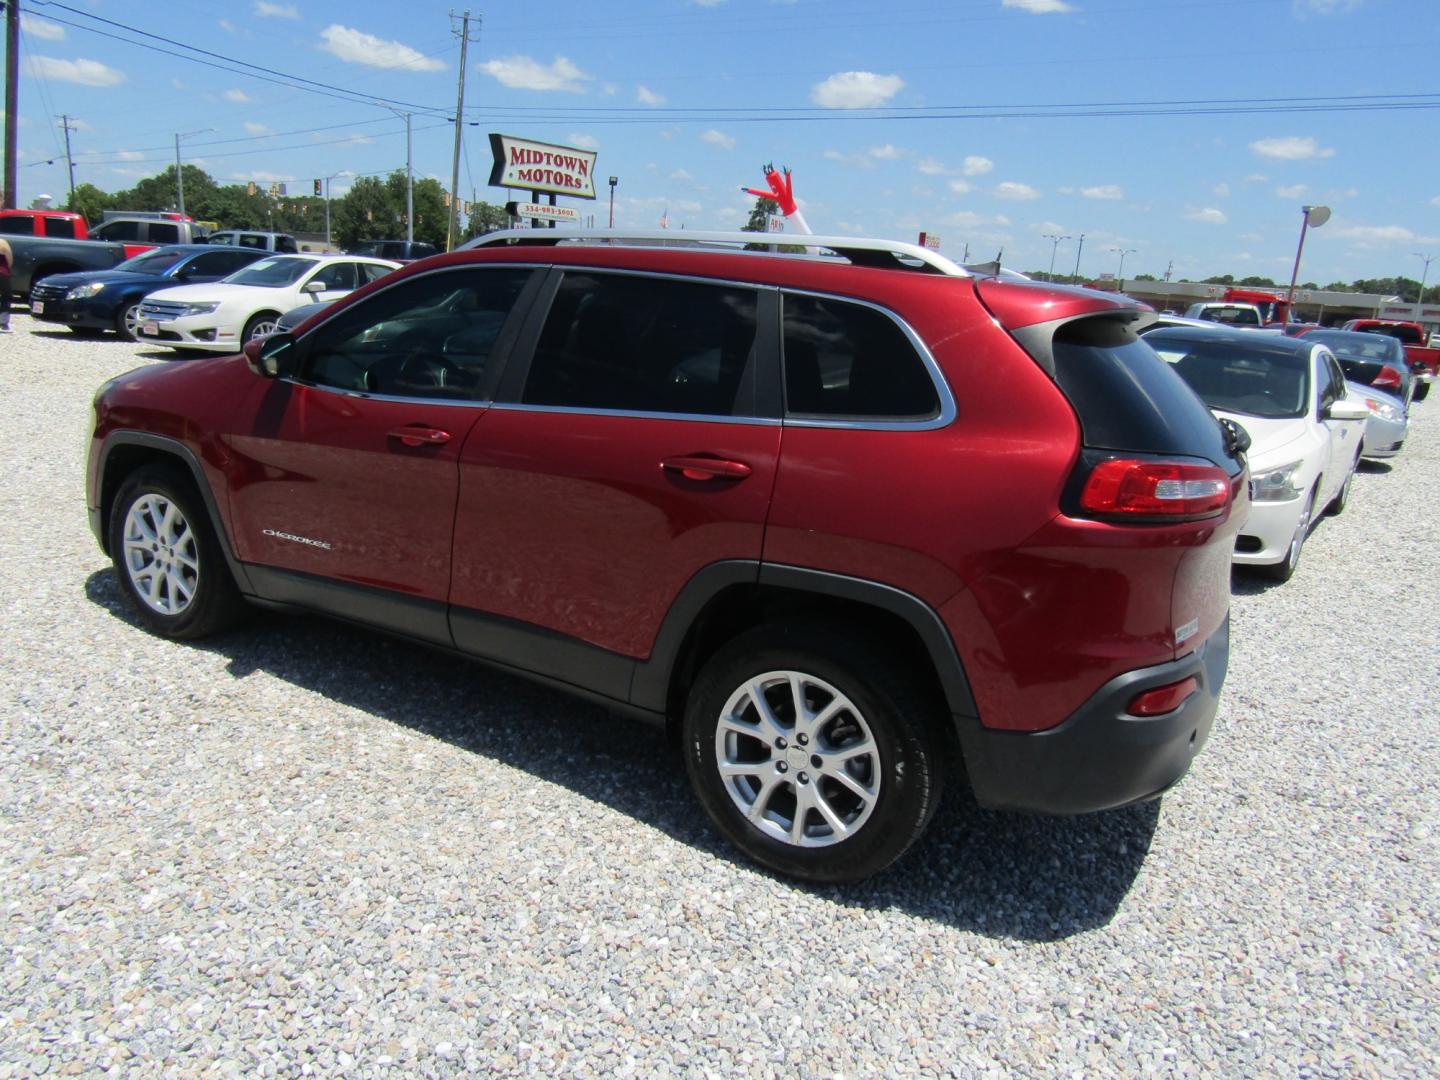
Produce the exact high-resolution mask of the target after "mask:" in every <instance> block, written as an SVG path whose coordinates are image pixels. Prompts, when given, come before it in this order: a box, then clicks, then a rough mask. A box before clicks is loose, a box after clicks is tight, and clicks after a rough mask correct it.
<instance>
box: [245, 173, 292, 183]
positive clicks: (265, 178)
mask: <svg viewBox="0 0 1440 1080" xmlns="http://www.w3.org/2000/svg"><path fill="white" fill-rule="evenodd" d="M249 176H250V179H251V180H253V181H255V183H257V184H278V183H282V182H287V181H289V179H290V177H288V176H281V175H280V174H279V173H273V172H265V171H264V170H261V171H260V172H253V173H250V174H249Z"/></svg>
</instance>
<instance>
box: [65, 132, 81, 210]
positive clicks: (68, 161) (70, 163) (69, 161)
mask: <svg viewBox="0 0 1440 1080" xmlns="http://www.w3.org/2000/svg"><path fill="white" fill-rule="evenodd" d="M60 126H61V127H63V128H64V129H65V166H66V168H68V169H69V170H70V209H71V210H74V209H75V159H74V158H73V157H72V156H71V154H70V132H72V131H79V130H80V129H79V128H78V127H76V126H74V125H73V124H71V123H70V117H68V116H66V115H65V114H64V113H61V114H60Z"/></svg>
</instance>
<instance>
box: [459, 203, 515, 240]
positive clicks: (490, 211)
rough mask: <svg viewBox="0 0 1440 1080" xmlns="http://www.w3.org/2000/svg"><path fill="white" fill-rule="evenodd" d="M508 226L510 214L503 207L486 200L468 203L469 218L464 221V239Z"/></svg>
mask: <svg viewBox="0 0 1440 1080" xmlns="http://www.w3.org/2000/svg"><path fill="white" fill-rule="evenodd" d="M509 227H510V215H509V214H508V213H507V212H506V210H505V207H503V206H496V205H495V204H494V203H488V202H477V203H471V204H470V219H469V220H468V221H466V222H465V237H466V239H470V238H471V237H475V236H480V235H482V234H483V233H488V232H496V231H498V230H500V229H508V228H509Z"/></svg>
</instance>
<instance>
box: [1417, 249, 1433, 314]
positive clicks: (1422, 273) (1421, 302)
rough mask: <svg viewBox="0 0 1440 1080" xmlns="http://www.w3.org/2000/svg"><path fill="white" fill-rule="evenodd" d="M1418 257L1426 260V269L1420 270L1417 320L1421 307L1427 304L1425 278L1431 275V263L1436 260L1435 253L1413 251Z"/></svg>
mask: <svg viewBox="0 0 1440 1080" xmlns="http://www.w3.org/2000/svg"><path fill="white" fill-rule="evenodd" d="M1411 254H1412V255H1414V256H1415V258H1417V259H1422V260H1424V263H1425V269H1424V270H1422V271H1420V295H1419V296H1417V297H1416V298H1415V321H1416V322H1419V321H1420V309H1421V308H1422V307H1424V306H1425V279H1426V278H1428V277H1429V276H1430V264H1431V263H1432V262H1434V261H1435V256H1434V255H1422V254H1421V253H1420V252H1418V251H1414V252H1411Z"/></svg>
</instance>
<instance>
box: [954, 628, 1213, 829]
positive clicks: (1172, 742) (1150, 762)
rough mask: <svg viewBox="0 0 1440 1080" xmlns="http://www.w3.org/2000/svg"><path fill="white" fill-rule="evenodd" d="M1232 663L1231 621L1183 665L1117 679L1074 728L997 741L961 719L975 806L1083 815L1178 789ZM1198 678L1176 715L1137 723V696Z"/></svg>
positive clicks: (1074, 719)
mask: <svg viewBox="0 0 1440 1080" xmlns="http://www.w3.org/2000/svg"><path fill="white" fill-rule="evenodd" d="M1229 658H1230V620H1229V617H1228V616H1227V617H1226V620H1225V622H1224V623H1222V624H1221V626H1220V628H1219V629H1218V630H1216V631H1215V633H1213V634H1212V635H1210V637H1209V638H1208V639H1207V640H1206V641H1204V642H1203V643H1202V644H1201V645H1200V647H1199V648H1197V649H1196V650H1195V651H1194V652H1193V653H1190V654H1189V655H1187V656H1183V657H1181V658H1180V659H1179V660H1175V661H1172V662H1171V663H1168V664H1159V665H1156V666H1155V667H1148V668H1141V669H1140V670H1138V671H1131V672H1127V673H1126V674H1124V675H1119V676H1117V677H1116V678H1114V679H1111V680H1110V681H1109V682H1108V683H1106V684H1105V685H1104V686H1102V687H1101V688H1100V689H1099V690H1098V691H1097V692H1096V693H1095V694H1094V695H1093V696H1092V697H1091V698H1090V700H1089V701H1087V702H1086V703H1085V704H1084V705H1082V706H1081V707H1080V708H1079V709H1077V710H1076V711H1075V712H1074V713H1073V714H1072V715H1071V716H1070V718H1069V719H1068V720H1066V721H1065V722H1064V723H1062V724H1060V725H1058V726H1057V727H1053V728H1049V729H1047V730H1045V731H1037V732H1012V731H998V730H996V729H994V728H986V727H982V726H981V725H980V723H979V721H977V720H975V719H973V718H969V717H956V727H957V731H958V732H959V735H960V747H961V751H962V753H963V754H964V755H965V766H966V770H967V772H968V773H969V775H970V785H971V788H972V790H973V791H974V793H975V799H976V801H977V802H979V803H980V805H981V806H986V807H990V808H993V809H997V810H1030V811H1036V812H1039V813H1045V814H1083V813H1089V812H1090V811H1093V810H1108V809H1111V808H1113V807H1117V806H1126V805H1129V804H1130V803H1136V802H1143V801H1145V800H1146V799H1152V798H1155V797H1156V796H1159V795H1161V794H1163V793H1164V792H1165V791H1167V790H1168V789H1169V788H1171V787H1174V786H1175V784H1176V783H1178V782H1179V780H1180V778H1181V777H1183V776H1184V775H1185V773H1186V771H1187V770H1188V769H1189V768H1190V762H1191V761H1192V760H1193V759H1194V757H1195V755H1196V754H1197V753H1198V752H1199V750H1200V748H1201V747H1202V746H1204V745H1205V740H1206V739H1207V738H1208V737H1209V735H1210V726H1211V724H1212V723H1213V722H1214V720H1215V710H1216V708H1217V706H1218V704H1219V698H1220V688H1221V686H1222V685H1223V684H1224V682H1225V669H1226V665H1227V664H1228V662H1229ZM1192 675H1193V676H1194V677H1195V679H1196V681H1197V682H1198V683H1199V689H1198V690H1197V691H1196V692H1195V693H1193V694H1191V695H1190V697H1189V698H1187V699H1186V700H1185V701H1184V702H1183V703H1182V704H1181V705H1180V707H1179V708H1178V709H1175V710H1174V711H1173V712H1168V713H1165V714H1163V715H1161V716H1151V717H1143V718H1142V717H1136V716H1131V715H1129V714H1128V713H1127V712H1126V711H1125V709H1126V706H1128V705H1129V703H1130V701H1131V700H1132V699H1133V698H1134V697H1135V695H1136V694H1139V693H1141V692H1142V691H1145V690H1149V689H1153V688H1155V687H1158V686H1165V685H1167V684H1169V683H1173V682H1178V681H1180V680H1181V679H1185V678H1187V677H1189V676H1192Z"/></svg>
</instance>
